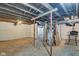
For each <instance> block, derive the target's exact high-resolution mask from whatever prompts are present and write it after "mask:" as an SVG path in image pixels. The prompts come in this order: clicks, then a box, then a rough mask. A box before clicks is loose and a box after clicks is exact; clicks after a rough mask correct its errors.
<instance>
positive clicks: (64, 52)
mask: <svg viewBox="0 0 79 59" xmlns="http://www.w3.org/2000/svg"><path fill="white" fill-rule="evenodd" d="M52 48H53V49H52V51H53V56H79V46H75V45H63V44H61V46H53V47H52ZM15 55H17V56H49V54H48V52H47V51H46V49H45V47H44V46H43V44H42V42H41V41H39V40H36V47H34V46H33V45H30V46H26V47H24V48H23V49H22V51H20V52H19V53H17V54H15Z"/></svg>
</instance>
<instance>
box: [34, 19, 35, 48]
mask: <svg viewBox="0 0 79 59" xmlns="http://www.w3.org/2000/svg"><path fill="white" fill-rule="evenodd" d="M34 47H35V20H34Z"/></svg>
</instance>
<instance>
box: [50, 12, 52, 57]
mask: <svg viewBox="0 0 79 59" xmlns="http://www.w3.org/2000/svg"><path fill="white" fill-rule="evenodd" d="M50 29H51V42H50V43H51V45H50V56H52V12H51V13H50Z"/></svg>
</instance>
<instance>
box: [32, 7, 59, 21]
mask: <svg viewBox="0 0 79 59" xmlns="http://www.w3.org/2000/svg"><path fill="white" fill-rule="evenodd" d="M57 10H58V9H57V8H55V9H52V10H50V11H48V12H46V13H44V14H41V15H39V16H37V17H35V18H32V19H31V20H35V19H38V18H40V17H43V16H45V15H47V14H49V13H51V12H56V11H57Z"/></svg>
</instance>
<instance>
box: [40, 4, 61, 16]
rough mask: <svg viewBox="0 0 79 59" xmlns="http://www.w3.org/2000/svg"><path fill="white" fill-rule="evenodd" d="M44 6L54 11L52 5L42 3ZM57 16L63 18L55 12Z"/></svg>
mask: <svg viewBox="0 0 79 59" xmlns="http://www.w3.org/2000/svg"><path fill="white" fill-rule="evenodd" d="M42 5H43V6H45V7H46V8H48V9H49V10H52V9H54V8H53V7H52V6H51V5H49V4H48V3H42ZM55 14H56V15H58V16H59V17H61V15H60V14H59V13H57V12H55Z"/></svg>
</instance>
